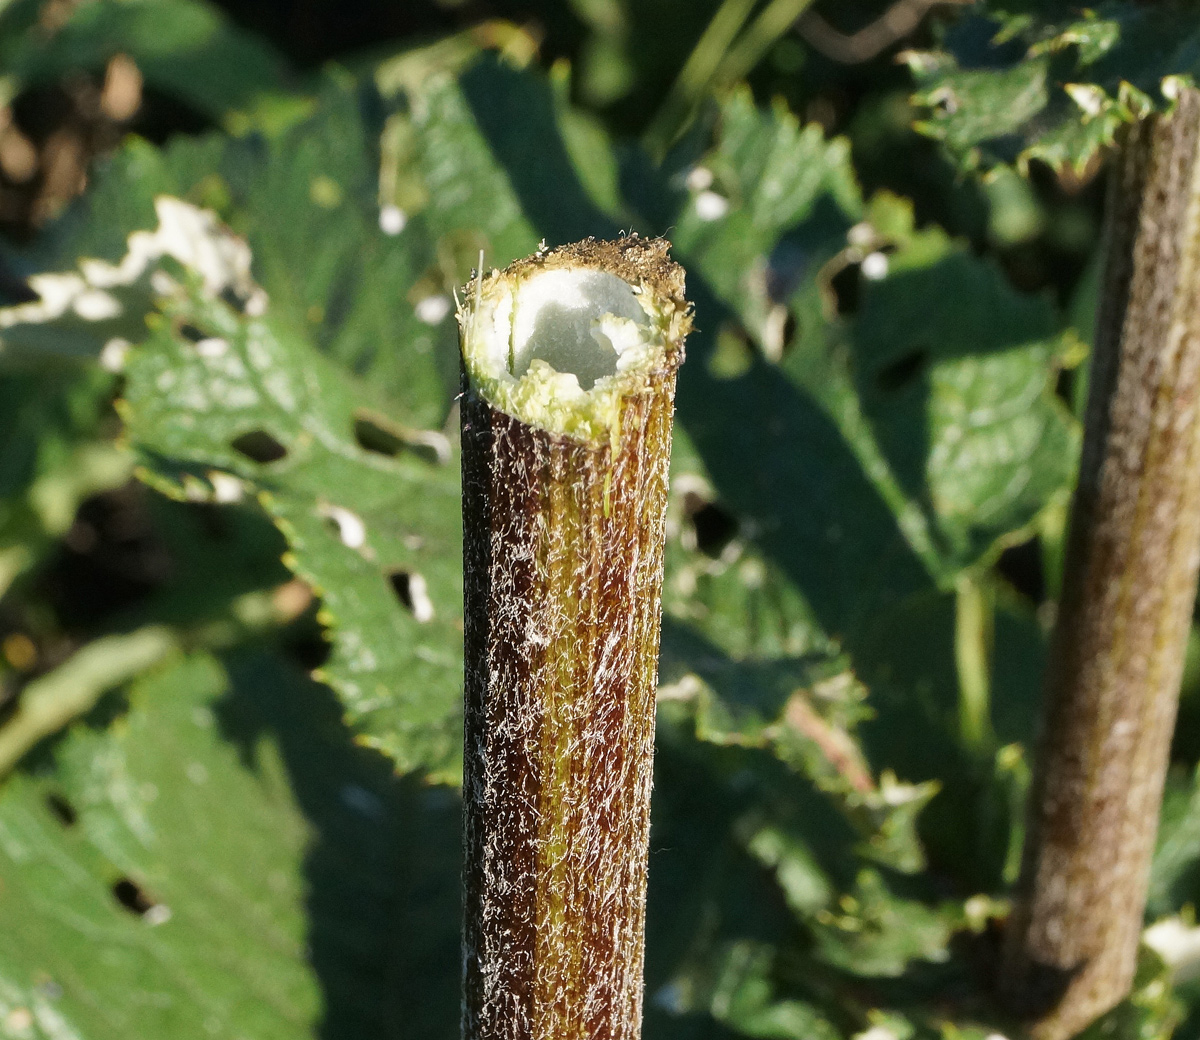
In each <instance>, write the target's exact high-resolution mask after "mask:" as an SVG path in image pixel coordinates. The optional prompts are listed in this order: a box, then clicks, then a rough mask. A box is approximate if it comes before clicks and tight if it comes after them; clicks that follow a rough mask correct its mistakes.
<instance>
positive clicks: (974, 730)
mask: <svg viewBox="0 0 1200 1040" xmlns="http://www.w3.org/2000/svg"><path fill="white" fill-rule="evenodd" d="M994 609H995V608H994V606H993V604H992V601H991V590H990V589H987V588H985V587H984V585H983V582H982V580H981V579H980V577H979V576H977V575H972V574H963V575H962V576H961V577H960V578H959V579H958V584H957V587H956V589H955V596H954V661H955V665H956V668H957V671H958V730H959V736H960V737H961V739H962V742H963V743H964V744H965V745H966V746H967V747H968V748H970V749H971V750H972V751H973V752H985V751H987V750H988V747H989V745H990V744H991V742H992V731H991V699H992V691H991V672H992V661H991V658H992V628H993V625H994V623H995V622H994Z"/></svg>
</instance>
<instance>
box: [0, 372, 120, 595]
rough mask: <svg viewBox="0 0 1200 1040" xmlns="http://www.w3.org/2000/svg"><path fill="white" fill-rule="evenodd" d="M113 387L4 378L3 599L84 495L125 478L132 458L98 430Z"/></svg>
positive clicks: (88, 380)
mask: <svg viewBox="0 0 1200 1040" xmlns="http://www.w3.org/2000/svg"><path fill="white" fill-rule="evenodd" d="M111 389H112V378H111V376H110V375H109V374H108V373H106V372H101V371H94V372H88V373H72V372H30V371H26V372H20V373H8V374H0V415H4V416H5V417H6V419H5V422H4V424H3V428H2V429H0V597H2V596H3V595H4V593H5V592H6V591H7V589H8V587H9V586H10V585H11V584H12V582H13V581H14V580H15V579H16V577H17V576H18V575H19V574H20V573H21V572H22V571H24V570H26V569H27V568H28V567H30V566H32V565H33V564H34V563H35V562H37V561H38V560H39V559H40V558H41V557H42V556H43V555H44V554H45V553H46V552H47V551H48V550H49V549H50V547H51V545H52V544H53V539H55V538H58V537H61V536H62V535H63V534H65V533H66V531H67V529H68V528H69V527H70V526H71V522H72V520H73V519H74V518H75V510H76V509H77V508H78V506H79V503H80V502H81V501H82V500H83V499H84V498H86V497H87V496H89V495H91V494H94V493H95V492H97V491H102V490H105V489H108V488H112V487H115V486H117V485H119V484H121V483H123V482H124V481H125V480H126V479H127V478H128V476H129V473H130V470H131V468H132V459H131V458H130V456H129V455H128V453H126V452H124V451H122V450H120V449H119V448H118V447H117V446H116V445H114V444H113V443H112V442H111V441H110V440H108V439H106V438H104V437H103V436H101V434H100V431H99V429H98V427H99V426H100V420H101V417H102V415H103V414H104V408H105V405H106V403H107V400H108V397H109V395H110V393H111Z"/></svg>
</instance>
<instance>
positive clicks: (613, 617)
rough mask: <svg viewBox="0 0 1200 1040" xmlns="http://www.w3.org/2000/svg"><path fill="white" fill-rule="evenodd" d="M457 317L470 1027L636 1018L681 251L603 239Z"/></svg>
mask: <svg viewBox="0 0 1200 1040" xmlns="http://www.w3.org/2000/svg"><path fill="white" fill-rule="evenodd" d="M458 317H459V324H460V328H461V332H462V347H463V395H462V443H463V453H462V457H463V462H462V465H463V525H464V538H465V545H464V578H465V590H464V591H465V599H466V604H465V606H466V619H465V621H466V745H465V766H464V791H463V797H464V851H465V865H464V929H463V973H464V980H463V984H464V1000H463V1036H464V1038H467V1040H495V1038H505V1040H518V1038H521V1040H524V1038H530V1040H571V1038H584V1037H586V1038H588V1040H606V1038H614V1040H615V1038H636V1037H637V1036H638V1035H639V1033H640V1029H641V1011H642V947H643V934H644V921H645V894H646V866H647V842H648V838H649V825H650V786H651V779H652V775H651V773H652V756H653V749H654V697H655V687H656V678H657V667H658V638H659V612H660V594H661V584H662V566H663V542H664V522H665V511H666V499H667V466H668V460H669V455H670V445H671V418H672V411H673V407H674V393H675V375H676V371H677V369H678V367H679V364H680V362H681V361H682V360H683V339H684V336H685V335H686V333H687V330H688V328H689V327H690V318H689V313H688V306H687V304H686V302H685V301H684V297H683V271H682V270H681V269H680V268H679V267H678V266H677V265H676V264H674V263H672V262H671V261H670V260H669V259H668V257H667V243H666V242H663V241H661V240H646V239H640V238H637V237H632V238H623V239H620V240H618V241H616V242H596V241H592V240H589V241H587V242H580V243H577V244H575V245H571V246H566V247H563V248H561V249H556V250H553V251H550V252H541V253H538V254H537V255H536V256H533V257H530V258H529V259H527V260H522V261H519V262H517V263H515V264H513V265H512V266H511V267H509V268H508V269H507V270H505V271H502V272H497V271H494V272H492V273H491V274H490V275H488V276H486V277H482V276H481V277H480V278H479V279H478V281H476V282H475V283H474V284H472V285H470V286H468V287H467V290H466V303H465V305H464V306H463V307H462V308H461V309H460V312H459V316H458Z"/></svg>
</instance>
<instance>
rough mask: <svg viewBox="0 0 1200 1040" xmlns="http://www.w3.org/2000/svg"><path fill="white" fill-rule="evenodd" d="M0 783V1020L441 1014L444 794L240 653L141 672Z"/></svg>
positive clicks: (173, 1025) (291, 677) (216, 1022)
mask: <svg viewBox="0 0 1200 1040" xmlns="http://www.w3.org/2000/svg"><path fill="white" fill-rule="evenodd" d="M106 714H107V716H108V717H110V718H111V717H112V716H113V715H114V714H119V715H120V723H119V724H116V725H109V726H104V727H99V728H94V729H92V728H85V727H81V728H78V729H76V730H74V731H73V732H72V733H71V734H70V735H68V736H67V737H66V738H64V739H63V740H62V741H61V742H60V743H59V744H57V745H56V746H55V747H54V749H53V752H52V754H50V755H46V756H44V757H43V758H42V759H41V762H40V768H39V769H38V771H37V772H36V773H30V774H23V775H18V776H16V777H14V778H13V779H11V780H10V781H9V782H8V783H7V784H6V785H5V788H4V790H3V792H2V793H0V886H2V887H3V892H4V898H3V899H0V929H2V930H3V932H4V936H5V941H4V944H3V947H2V948H0V1032H3V1033H4V1034H5V1035H9V1036H13V1037H22V1038H34V1040H62V1038H72V1040H117V1038H122V1037H167V1036H169V1037H173V1038H177V1040H203V1038H206V1037H211V1036H214V1035H219V1036H228V1037H251V1036H253V1037H259V1038H262V1040H270V1038H279V1040H284V1038H289V1040H290V1038H295V1037H314V1038H315V1037H317V1036H321V1037H327V1038H333V1037H337V1038H347V1040H348V1038H350V1037H360V1036H380V1035H384V1034H385V1032H387V1030H388V1028H389V1023H392V1022H395V1021H397V1020H402V1021H404V1022H405V1023H406V1028H412V1029H413V1030H417V1031H420V1034H421V1035H444V1034H446V1033H448V1032H450V1031H452V1030H453V1028H454V1027H455V1024H456V1021H457V986H456V978H457V960H458V926H457V925H458V921H457V859H458V812H457V804H456V803H457V800H456V798H455V796H454V794H453V792H451V791H448V790H444V789H438V788H422V787H421V786H420V785H419V784H416V783H412V782H408V781H402V780H398V779H397V778H395V777H394V775H393V773H392V771H391V769H390V768H389V767H388V765H387V763H386V762H385V761H384V760H383V759H381V758H380V757H379V756H377V755H374V754H373V753H369V752H366V751H364V750H363V749H360V748H355V747H354V745H353V743H352V740H351V736H350V734H349V733H347V732H346V731H345V730H344V729H343V728H342V727H341V726H340V724H339V723H338V720H337V714H338V712H337V708H336V706H335V705H334V703H333V700H332V698H331V697H330V696H329V695H328V692H327V691H325V690H324V689H322V688H321V687H320V686H318V685H316V684H315V683H312V682H311V681H309V680H307V679H306V678H304V677H303V676H301V675H299V674H298V673H296V672H295V671H293V670H291V669H289V667H288V666H286V665H283V664H282V663H280V662H279V661H278V660H277V659H275V658H273V657H270V656H268V655H265V654H262V653H259V652H256V653H252V654H243V655H239V656H234V657H231V658H229V659H228V660H226V661H224V662H218V661H217V660H215V659H213V658H211V657H208V656H205V655H198V656H194V657H189V658H181V659H177V660H174V661H172V662H170V663H169V664H168V665H166V666H165V667H164V668H163V669H162V670H160V671H159V672H158V673H156V674H151V675H148V676H146V677H144V678H143V679H141V680H140V681H139V682H138V683H137V684H136V685H135V687H134V688H133V690H132V691H131V693H130V695H129V703H128V707H127V709H124V710H122V709H120V708H119V707H118V706H116V705H110V706H109V708H108V709H106Z"/></svg>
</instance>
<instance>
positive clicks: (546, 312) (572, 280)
mask: <svg viewBox="0 0 1200 1040" xmlns="http://www.w3.org/2000/svg"><path fill="white" fill-rule="evenodd" d="M667 249H668V244H667V243H666V242H665V241H664V240H662V239H642V238H639V237H637V236H629V237H627V238H621V239H618V240H616V241H613V242H598V241H596V240H594V239H589V240H587V241H584V242H578V243H575V244H573V245H569V246H564V247H562V248H561V249H555V250H551V251H547V252H539V253H537V254H536V255H534V256H532V257H530V258H528V259H526V260H519V261H517V262H516V263H514V264H512V265H511V266H509V267H508V268H507V269H505V270H504V271H492V272H491V273H490V274H488V275H486V276H484V275H482V273H480V274H479V275H477V279H476V281H474V282H473V283H472V284H470V285H468V286H467V287H466V288H465V289H464V292H463V300H464V302H463V303H462V305H461V306H460V308H459V312H458V321H459V327H460V331H461V339H462V352H463V364H464V368H465V372H466V379H467V385H468V388H469V389H470V390H472V391H474V392H475V393H477V394H479V395H480V396H481V397H482V398H483V399H484V400H486V401H487V402H488V403H489V404H490V405H492V406H493V407H494V408H497V409H498V410H500V411H503V412H506V413H507V414H509V415H512V416H513V417H515V418H517V419H519V420H521V421H522V422H524V423H527V424H529V425H531V426H536V427H538V428H540V429H544V430H546V431H548V432H550V433H555V434H559V435H562V436H566V437H572V438H575V439H579V440H583V441H588V442H593V443H597V442H602V441H606V440H610V439H611V438H612V437H613V436H614V435H615V432H616V429H617V427H618V425H619V420H620V414H621V401H622V399H624V398H626V397H629V396H630V395H633V394H636V393H638V392H639V391H642V390H645V389H646V388H648V387H649V386H651V385H652V383H653V382H654V381H655V380H656V379H657V378H661V377H662V376H664V375H667V374H668V373H671V372H673V371H674V369H675V368H676V367H678V365H679V363H680V362H681V361H682V359H683V351H682V343H683V338H684V336H685V335H686V333H687V330H688V328H689V326H690V315H689V311H688V307H687V304H686V303H685V302H684V299H683V271H682V269H681V268H680V267H679V266H678V265H677V264H675V263H673V262H672V261H671V260H670V259H669V258H668V257H667Z"/></svg>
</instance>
